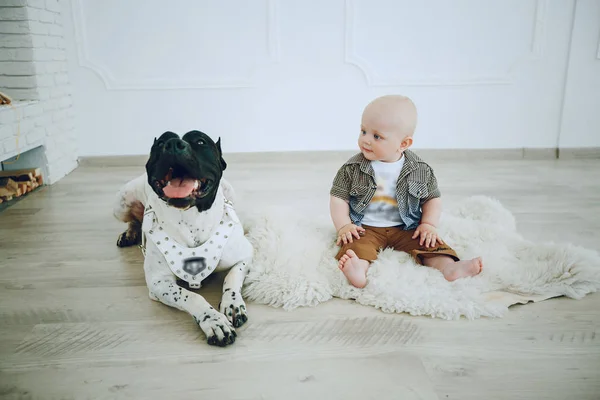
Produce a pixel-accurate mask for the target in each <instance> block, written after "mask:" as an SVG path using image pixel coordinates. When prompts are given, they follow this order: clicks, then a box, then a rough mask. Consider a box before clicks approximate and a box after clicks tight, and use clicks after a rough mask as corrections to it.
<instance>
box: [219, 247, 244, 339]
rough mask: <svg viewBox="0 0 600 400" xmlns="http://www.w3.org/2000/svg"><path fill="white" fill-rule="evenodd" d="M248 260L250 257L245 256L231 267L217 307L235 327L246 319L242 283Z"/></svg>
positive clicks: (242, 323)
mask: <svg viewBox="0 0 600 400" xmlns="http://www.w3.org/2000/svg"><path fill="white" fill-rule="evenodd" d="M250 261H251V258H247V259H244V260H242V261H240V262H238V263H236V264H235V265H234V266H233V267H231V270H229V273H228V274H227V276H226V277H225V282H224V283H223V296H222V298H221V304H220V305H219V308H220V311H221V312H222V313H223V314H224V315H226V316H227V319H228V320H229V322H231V323H232V324H233V326H234V327H236V328H239V327H240V326H242V325H244V323H246V321H248V314H247V311H246V303H245V302H244V299H243V298H242V285H243V284H244V279H246V275H247V274H248V268H249V266H250Z"/></svg>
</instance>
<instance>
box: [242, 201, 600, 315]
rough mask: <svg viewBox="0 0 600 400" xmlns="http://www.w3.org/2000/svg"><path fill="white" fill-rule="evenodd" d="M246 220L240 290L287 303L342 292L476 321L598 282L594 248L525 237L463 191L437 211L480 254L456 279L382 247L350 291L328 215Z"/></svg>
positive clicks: (599, 264) (392, 308)
mask: <svg viewBox="0 0 600 400" xmlns="http://www.w3.org/2000/svg"><path fill="white" fill-rule="evenodd" d="M244 222H245V225H246V227H247V231H248V238H249V239H250V241H251V242H252V244H253V246H254V248H255V258H254V262H253V267H252V269H251V271H250V274H249V276H248V277H247V279H246V283H245V287H244V295H245V297H246V298H247V299H248V300H251V301H254V302H258V303H262V304H269V305H271V306H274V307H283V308H284V309H288V310H289V309H293V308H296V307H302V306H315V305H317V304H319V303H321V302H324V301H327V300H329V299H331V298H332V297H339V298H342V299H354V300H356V301H357V302H358V303H360V304H364V305H369V306H374V307H376V308H379V309H381V310H382V311H384V312H389V313H392V312H396V313H400V312H406V313H410V314H412V315H430V316H432V317H437V318H444V319H456V318H460V317H461V316H464V317H466V318H469V319H473V318H479V317H482V316H487V317H499V316H502V315H503V314H504V313H505V312H506V311H507V309H508V307H509V306H510V305H511V304H514V303H516V302H527V301H529V300H531V301H537V300H543V299H547V298H550V297H556V296H568V297H571V298H574V299H579V298H581V297H583V296H584V295H586V294H588V293H591V292H595V291H596V290H598V288H600V255H599V254H598V253H597V252H595V251H592V250H587V249H584V248H581V247H576V246H573V245H569V244H564V245H562V244H554V243H543V244H538V243H533V242H530V241H528V240H525V239H524V238H523V237H522V236H521V235H519V234H518V233H517V231H516V224H515V219H514V217H513V216H512V214H511V213H510V212H509V211H508V210H506V209H505V208H504V207H503V206H502V205H501V204H500V202H498V201H496V200H494V199H490V198H487V197H481V196H477V197H471V198H468V199H466V201H464V202H463V203H462V204H461V205H460V206H459V207H457V208H454V209H450V210H448V211H447V212H446V213H445V214H444V215H443V216H442V220H441V223H440V229H439V231H440V234H441V235H442V238H444V240H445V241H447V242H448V243H449V244H450V245H451V246H452V247H453V248H454V249H455V250H456V252H457V253H458V255H459V256H460V257H461V258H465V259H469V258H473V257H475V256H482V257H483V261H484V270H483V272H482V273H481V274H480V275H478V276H476V277H473V278H466V279H459V280H457V281H455V282H448V281H446V280H445V279H444V277H443V276H442V274H441V273H440V272H438V271H436V270H434V269H432V268H428V267H423V266H419V265H417V264H415V263H414V262H413V261H412V259H411V258H410V257H409V256H408V255H407V254H405V253H401V252H396V251H393V250H389V249H388V250H385V251H383V252H382V253H381V254H380V256H379V259H378V260H377V261H376V262H374V263H373V264H372V266H371V268H370V269H369V272H368V276H367V277H368V284H367V286H366V287H365V288H364V289H356V288H354V287H352V286H350V285H349V284H348V283H347V281H346V279H345V277H344V276H343V275H342V273H341V271H340V270H339V269H338V268H337V262H336V261H335V259H334V255H335V253H336V252H337V247H336V246H335V243H334V236H335V231H334V229H333V227H332V225H331V222H330V221H329V220H312V219H310V218H309V219H297V220H295V221H291V220H290V216H289V215H277V214H275V213H269V214H268V215H263V216H259V217H245V218H244ZM509 293H512V294H514V295H511V294H509Z"/></svg>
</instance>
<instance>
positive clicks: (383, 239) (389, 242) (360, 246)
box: [335, 225, 460, 265]
mask: <svg viewBox="0 0 600 400" xmlns="http://www.w3.org/2000/svg"><path fill="white" fill-rule="evenodd" d="M363 228H365V234H364V235H363V236H361V238H360V239H358V240H356V238H352V240H353V242H352V243H348V244H345V245H343V246H342V248H341V249H340V251H339V252H338V253H337V255H336V256H335V258H336V260H339V259H340V258H341V257H342V256H343V255H344V254H345V253H346V251H347V250H354V252H355V253H356V255H357V256H358V258H360V259H363V260H367V261H375V260H376V259H377V253H378V252H379V250H380V249H385V248H388V247H391V248H393V249H394V250H398V251H404V252H406V253H408V254H410V255H411V256H412V257H413V258H414V259H415V261H416V262H417V263H419V264H421V265H422V264H423V258H424V257H431V256H439V255H446V256H450V257H452V258H454V260H456V261H459V260H460V259H459V258H458V256H457V255H456V253H455V252H454V250H452V248H450V247H449V246H448V245H446V244H442V245H435V246H434V247H425V245H423V246H421V245H420V244H419V240H420V238H416V239H413V238H412V236H413V235H414V233H415V231H414V230H412V231H404V230H402V229H401V228H398V227H389V228H377V227H374V226H366V225H363Z"/></svg>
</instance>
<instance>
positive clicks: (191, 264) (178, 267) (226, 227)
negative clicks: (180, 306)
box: [140, 200, 239, 289]
mask: <svg viewBox="0 0 600 400" xmlns="http://www.w3.org/2000/svg"><path fill="white" fill-rule="evenodd" d="M238 223H239V220H238V218H237V215H236V214H235V210H234V209H233V205H232V203H231V202H230V201H228V200H225V202H224V204H223V214H222V216H221V220H220V222H219V225H217V227H216V228H215V230H214V231H213V235H212V236H211V237H210V238H209V239H208V240H206V241H205V242H204V243H203V244H202V245H200V246H198V247H187V246H184V245H182V244H180V243H178V242H177V241H175V240H174V239H173V238H172V237H169V233H168V231H167V230H166V229H165V227H164V226H163V224H162V223H161V222H160V221H159V219H158V217H157V215H156V212H155V211H154V209H153V208H152V206H151V205H150V204H148V205H147V207H146V210H145V211H144V220H143V223H142V245H141V246H140V248H141V249H142V253H143V254H144V256H145V255H146V241H147V240H148V239H149V240H151V241H152V242H153V243H154V244H155V245H156V247H157V248H158V250H159V251H160V253H161V255H162V256H163V257H164V262H166V263H167V266H168V267H169V269H170V270H171V271H172V272H173V274H175V275H176V276H177V277H178V278H180V279H182V280H184V281H186V282H188V283H189V286H190V288H193V289H197V288H199V287H200V282H202V280H204V279H205V278H206V277H208V275H210V274H211V273H212V272H213V271H214V270H215V269H216V267H217V265H218V264H219V261H220V260H221V256H222V254H223V249H224V248H225V245H226V244H227V241H228V240H229V238H230V237H231V233H232V232H233V230H234V229H235V226H236V225H237V224H238Z"/></svg>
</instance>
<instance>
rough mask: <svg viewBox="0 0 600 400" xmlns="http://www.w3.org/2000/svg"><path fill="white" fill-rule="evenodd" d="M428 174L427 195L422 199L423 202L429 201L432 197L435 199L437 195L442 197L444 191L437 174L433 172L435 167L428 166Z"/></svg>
mask: <svg viewBox="0 0 600 400" xmlns="http://www.w3.org/2000/svg"><path fill="white" fill-rule="evenodd" d="M428 175H429V178H428V179H427V192H428V194H427V197H426V198H424V199H422V203H425V202H426V201H429V200H431V199H435V198H437V197H442V193H441V192H440V188H439V187H438V183H437V179H436V177H435V174H434V173H433V169H432V168H431V167H428Z"/></svg>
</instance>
